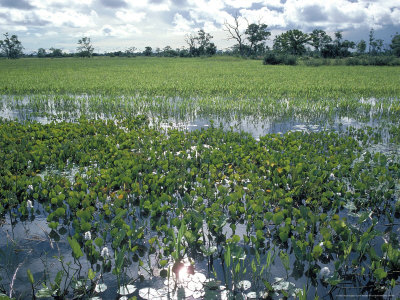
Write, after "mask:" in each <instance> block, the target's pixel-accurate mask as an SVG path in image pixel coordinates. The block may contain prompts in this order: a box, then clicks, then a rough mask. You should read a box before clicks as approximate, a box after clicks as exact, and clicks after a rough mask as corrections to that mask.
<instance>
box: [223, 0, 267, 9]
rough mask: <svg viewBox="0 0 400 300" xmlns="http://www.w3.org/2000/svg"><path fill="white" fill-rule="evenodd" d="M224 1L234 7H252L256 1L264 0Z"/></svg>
mask: <svg viewBox="0 0 400 300" xmlns="http://www.w3.org/2000/svg"><path fill="white" fill-rule="evenodd" d="M224 2H225V4H226V5H229V6H232V7H234V8H250V7H252V5H253V4H254V3H260V2H262V0H258V1H257V0H256V1H254V0H225V1H224Z"/></svg>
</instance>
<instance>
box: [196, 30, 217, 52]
mask: <svg viewBox="0 0 400 300" xmlns="http://www.w3.org/2000/svg"><path fill="white" fill-rule="evenodd" d="M212 38H213V36H212V35H211V34H209V33H207V32H205V31H204V30H203V29H200V30H199V31H198V32H197V37H196V40H197V43H198V45H199V50H198V52H199V55H204V54H206V48H207V47H208V46H209V45H210V40H211V39H212ZM214 46H215V45H214Z"/></svg>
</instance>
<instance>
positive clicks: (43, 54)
mask: <svg viewBox="0 0 400 300" xmlns="http://www.w3.org/2000/svg"><path fill="white" fill-rule="evenodd" d="M37 57H41V58H42V57H46V49H44V48H39V49H38V51H37Z"/></svg>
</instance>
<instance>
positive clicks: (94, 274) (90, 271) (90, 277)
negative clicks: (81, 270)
mask: <svg viewBox="0 0 400 300" xmlns="http://www.w3.org/2000/svg"><path fill="white" fill-rule="evenodd" d="M95 277H96V272H93V270H92V269H91V268H90V269H89V271H88V278H89V280H93V279H94V278H95Z"/></svg>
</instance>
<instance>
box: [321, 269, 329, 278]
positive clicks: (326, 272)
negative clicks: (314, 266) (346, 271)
mask: <svg viewBox="0 0 400 300" xmlns="http://www.w3.org/2000/svg"><path fill="white" fill-rule="evenodd" d="M329 274H331V270H330V269H329V268H328V267H323V268H322V269H321V270H320V271H319V275H320V276H321V277H322V278H326V277H328V276H329Z"/></svg>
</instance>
